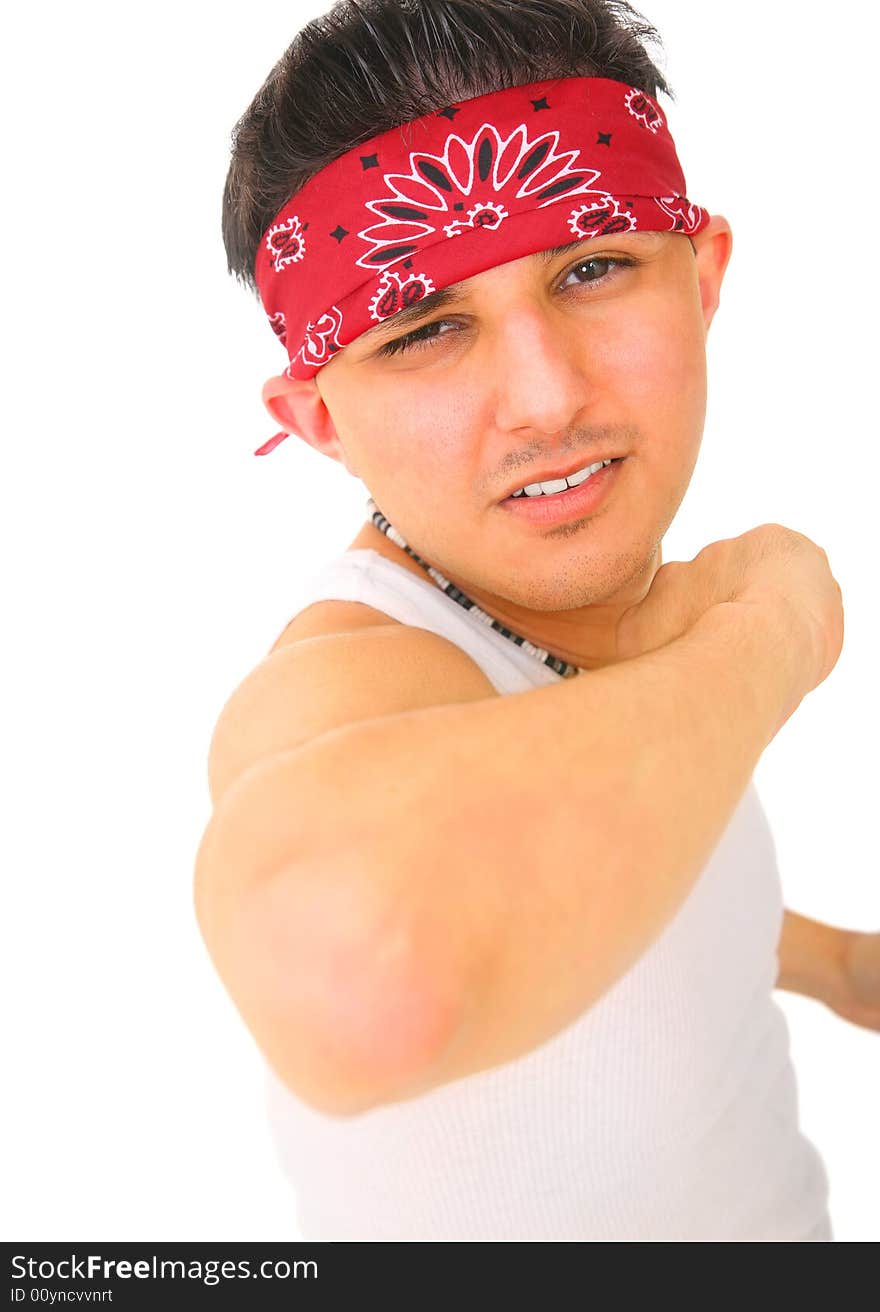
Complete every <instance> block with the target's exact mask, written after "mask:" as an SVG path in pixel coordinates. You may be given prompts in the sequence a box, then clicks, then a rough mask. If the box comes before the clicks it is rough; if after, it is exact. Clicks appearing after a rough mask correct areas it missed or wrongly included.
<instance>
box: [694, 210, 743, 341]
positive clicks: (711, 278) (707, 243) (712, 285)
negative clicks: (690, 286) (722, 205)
mask: <svg viewBox="0 0 880 1312" xmlns="http://www.w3.org/2000/svg"><path fill="white" fill-rule="evenodd" d="M691 241H692V242H693V245H694V250H695V252H696V258H697V279H698V281H699V284H700V302H701V304H702V306H703V321H704V323H705V325H706V332H707V333H708V331H709V325H710V324H711V322H712V319H713V318H714V316H715V311H716V310H717V309H718V302H719V299H720V296H721V283H722V281H723V279H724V272H725V270H726V268H727V265H728V261H729V260H730V256H731V252H732V251H733V233H732V232H731V229H730V224H729V223H728V222H727V219H725V218H724V217H723V216H722V215H720V214H713V215H712V217H711V219H710V220H709V222H708V224H707V225H706V227H705V228H704V229H703V231H702V232H698V233H697V235H696V236H695V237H692V238H691Z"/></svg>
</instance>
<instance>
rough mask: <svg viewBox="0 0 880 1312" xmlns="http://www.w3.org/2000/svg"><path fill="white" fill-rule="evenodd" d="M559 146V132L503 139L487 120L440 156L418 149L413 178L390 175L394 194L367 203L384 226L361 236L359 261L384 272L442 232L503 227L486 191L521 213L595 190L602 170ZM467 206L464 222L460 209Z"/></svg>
mask: <svg viewBox="0 0 880 1312" xmlns="http://www.w3.org/2000/svg"><path fill="white" fill-rule="evenodd" d="M559 143H560V133H559V132H544V133H542V134H541V135H540V136H534V137H530V136H529V131H528V128H527V127H526V125H525V124H524V123H520V124H519V126H518V127H517V128H516V129H515V130H514V131H513V132H511V133H510V134H509V135H508V136H506V137H502V135H501V133H500V132H499V131H498V129H497V128H495V127H494V126H493V125H492V124H491V123H483V124H482V125H481V126H480V127H479V128H478V129H477V131H476V132H475V133H474V134H473V136H471V137H470V139H468V140H465V139H464V138H463V137H460V136H459V135H458V133H456V132H451V133H450V134H449V136H448V137H447V139H446V141H445V143H444V148H443V150H442V151H441V152H440V153H439V154H430V153H428V152H427V151H424V152H422V151H413V152H412V154H411V155H410V157H409V165H410V169H409V172H408V173H386V174H385V178H384V181H385V185H386V187H387V188H388V192H389V194H388V195H386V196H384V197H382V198H381V199H380V200H370V201H367V209H368V210H372V212H373V213H374V214H375V215H377V216H378V217H379V218H381V220H382V222H381V223H374V224H372V225H371V226H370V227H368V228H363V229H361V231H360V232H359V233H358V236H359V237H362V238H363V239H364V241H366V242H369V243H370V246H371V249H370V250H369V251H367V252H366V253H365V254H364V255H362V256H361V257H360V259H359V260H358V264H359V265H361V267H363V268H366V269H376V268H385V267H386V266H387V265H389V264H394V263H395V261H396V260H399V259H402V258H403V257H404V256H408V255H413V254H415V253H416V252H417V251H419V250H420V249H421V248H422V246H423V245H424V244H426V242H428V241H429V240H430V239H434V240H436V236H437V234H438V232H441V231H444V232H445V233H446V235H447V236H455V235H456V234H457V233H458V232H459V231H460V230H461V229H462V228H463V227H465V226H469V227H472V228H476V227H480V228H482V229H483V230H485V231H493V230H497V229H498V227H499V226H500V224H501V222H502V220H503V219H504V218H506V217H508V215H507V211H506V210H505V209H504V206H503V205H502V204H498V205H497V207H496V204H495V203H493V201H492V200H491V199H489V200H486V199H484V197H486V196H487V194H488V195H489V196H490V197H495V198H500V199H501V200H503V201H506V202H507V203H508V205H509V206H510V209H511V211H514V210H517V211H519V210H520V209H527V210H528V209H541V208H543V207H544V206H546V205H554V204H556V203H557V202H559V201H561V200H563V199H566V198H567V197H569V196H572V195H575V194H577V193H578V192H581V191H587V190H590V189H591V188H592V186H593V183H594V182H595V181H596V179H597V178H598V177H599V170H598V169H594V168H589V167H588V166H585V165H583V164H581V163H579V158H580V151H579V150H577V149H574V150H565V149H560V144H559ZM475 200H476V201H477V203H476V204H474V201H475ZM523 201H525V202H526V204H524V205H523V204H522V202H523ZM467 206H470V209H469V210H468V213H467V216H466V219H465V220H464V222H463V221H462V219H461V218H460V217H459V216H458V214H457V211H462V210H464V209H465V208H466V207H467ZM450 229H451V231H450Z"/></svg>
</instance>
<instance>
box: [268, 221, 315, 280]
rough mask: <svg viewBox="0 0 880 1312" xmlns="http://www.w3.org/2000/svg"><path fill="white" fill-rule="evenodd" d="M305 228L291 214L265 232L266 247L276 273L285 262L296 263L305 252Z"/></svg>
mask: <svg viewBox="0 0 880 1312" xmlns="http://www.w3.org/2000/svg"><path fill="white" fill-rule="evenodd" d="M304 233H305V229H304V228H303V226H302V223H301V222H300V219H299V216H298V215H296V214H292V215H291V217H290V218H289V219H287V220H286V221H285V222H284V223H279V224H277V225H276V226H275V227H274V228H270V229H269V231H268V232H267V233H266V249H267V250H268V251H269V252H270V253H271V256H272V268H273V269H274V270H275V272H276V273H280V272H281V270H282V269H283V268H284V267H285V265H287V264H296V263H297V262H298V261H299V260H301V259H302V258H303V256H304V255H305V253H306V239H305V235H304Z"/></svg>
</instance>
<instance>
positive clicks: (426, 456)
mask: <svg viewBox="0 0 880 1312" xmlns="http://www.w3.org/2000/svg"><path fill="white" fill-rule="evenodd" d="M336 423H337V428H338V430H339V431H340V434H341V435H342V437H343V442H344V443H345V444H346V445H348V446H350V447H351V449H352V451H356V453H357V457H358V468H359V470H360V473H361V476H362V477H363V478H364V480H365V481H366V482H367V483H369V482H370V478H371V477H372V478H373V479H374V481H375V484H376V485H377V486H378V485H380V484H381V485H384V486H388V487H391V486H393V487H395V488H400V489H405V488H409V487H413V488H421V489H422V495H423V490H424V485H425V481H426V480H430V481H431V482H432V483H433V484H434V485H435V486H439V485H440V483H447V484H448V483H449V481H450V478H452V479H455V480H457V481H458V480H465V481H466V480H467V479H468V476H469V471H470V467H469V464H468V462H469V461H473V460H474V459H475V458H477V456H478V454H479V444H478V442H475V441H474V440H473V434H474V432H476V431H477V428H478V424H477V407H476V401H475V399H473V398H472V397H471V395H470V393H469V392H468V391H467V390H466V389H463V388H456V387H454V386H452V385H451V384H450V381H449V377H448V375H444V374H443V371H438V373H437V374H436V375H435V376H434V378H432V379H429V377H428V375H427V374H425V375H423V376H422V377H421V378H420V379H419V381H418V382H416V381H415V377H414V375H410V376H406V375H401V376H399V377H398V379H397V381H392V382H390V383H389V384H387V385H386V384H385V383H384V381H383V383H382V384H381V385H380V386H375V387H371V388H370V389H369V392H368V393H367V394H363V393H362V394H361V395H359V396H357V397H354V396H351V395H350V396H349V397H348V398H346V400H345V402H344V404H343V405H342V406H340V407H339V408H338V410H337V415H336ZM343 428H344V432H343ZM346 434H347V438H346Z"/></svg>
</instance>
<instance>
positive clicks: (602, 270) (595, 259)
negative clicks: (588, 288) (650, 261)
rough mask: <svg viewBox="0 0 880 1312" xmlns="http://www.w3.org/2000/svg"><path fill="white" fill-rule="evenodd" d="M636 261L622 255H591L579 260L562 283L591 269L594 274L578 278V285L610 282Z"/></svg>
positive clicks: (562, 284)
mask: <svg viewBox="0 0 880 1312" xmlns="http://www.w3.org/2000/svg"><path fill="white" fill-rule="evenodd" d="M635 263H636V261H635V260H631V259H628V258H627V257H625V256H622V255H589V256H588V257H587V258H586V259H585V260H578V262H577V264H574V265H572V267H571V268H570V269H569V271H568V273H567V274H566V275H565V278H564V279H563V281H562V282H561V283H560V286H561V287H564V286H565V284H566V283H567V282H568V280H569V278H572V277H574V276H575V275H576V274H578V275H579V274H580V273H581V272H582V271H583V270H589V271H590V273H591V274H592V275H593V276H591V277H587V278H583V279H581V278H578V282H577V284H576V285H578V286H581V287H583V286H584V285H585V284H590V283H599V282H608V281H611V280H612V279H614V278H616V277H617V276H618V273H619V271H620V270H621V269H628V268H632V267H633V266H634V265H635Z"/></svg>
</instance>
